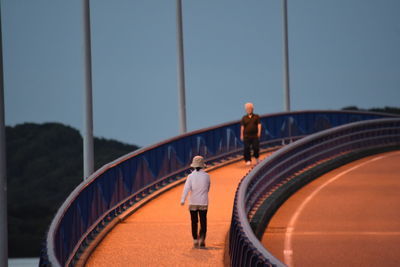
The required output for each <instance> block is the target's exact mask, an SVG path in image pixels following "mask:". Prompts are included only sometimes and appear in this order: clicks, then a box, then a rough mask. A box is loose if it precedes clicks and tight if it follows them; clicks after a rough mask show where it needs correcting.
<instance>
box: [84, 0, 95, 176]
mask: <svg viewBox="0 0 400 267" xmlns="http://www.w3.org/2000/svg"><path fill="white" fill-rule="evenodd" d="M82 3H83V6H82V7H83V8H82V10H83V12H82V13H83V40H84V65H85V77H84V79H85V93H84V114H85V115H84V127H83V177H84V179H87V178H88V177H89V176H90V175H91V174H92V173H93V170H94V167H93V166H94V163H93V162H94V160H93V154H94V152H93V151H94V149H93V97H92V52H91V39H90V2H89V0H82Z"/></svg>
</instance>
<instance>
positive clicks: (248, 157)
mask: <svg viewBox="0 0 400 267" xmlns="http://www.w3.org/2000/svg"><path fill="white" fill-rule="evenodd" d="M243 143H244V149H243V157H244V161H245V162H246V163H247V162H250V161H251V155H250V144H251V142H250V140H249V139H248V138H244V139H243Z"/></svg>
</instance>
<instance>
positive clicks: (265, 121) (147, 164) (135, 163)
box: [40, 111, 388, 266]
mask: <svg viewBox="0 0 400 267" xmlns="http://www.w3.org/2000/svg"><path fill="white" fill-rule="evenodd" d="M387 116H388V115H384V114H378V113H364V112H348V111H305V112H293V113H280V114H273V115H265V116H262V117H261V124H262V125H263V131H262V136H261V146H262V148H267V147H274V146H277V145H281V144H282V143H288V142H290V141H292V140H297V139H299V138H301V137H303V136H306V135H309V134H312V133H315V132H318V131H320V130H324V129H328V128H331V127H335V126H338V125H342V124H346V123H349V122H353V121H361V120H369V119H378V118H382V117H387ZM239 130H240V124H239V121H234V122H231V123H226V124H223V125H220V126H217V127H212V128H208V129H204V130H199V131H195V132H192V133H188V134H185V135H182V136H178V137H176V138H173V139H171V140H168V141H165V142H162V143H160V144H157V145H154V146H151V147H149V148H146V149H141V150H139V151H135V152H133V153H131V154H128V155H126V156H123V157H121V158H119V159H118V160H116V161H114V162H112V163H109V164H107V165H105V166H103V167H102V168H101V169H100V170H98V171H96V172H95V173H94V174H93V175H91V176H90V177H89V178H88V179H87V180H85V181H84V182H82V183H81V184H80V185H79V186H78V187H77V188H76V189H75V190H74V191H73V192H72V193H71V194H70V196H69V197H68V198H67V199H66V201H65V202H64V203H63V205H62V206H61V207H60V209H59V210H58V212H57V214H56V216H55V217H54V219H53V221H52V223H51V225H50V229H49V232H48V235H47V242H46V248H45V251H44V253H42V257H41V263H40V265H42V266H49V265H50V266H69V265H74V262H75V260H76V259H77V258H79V254H80V253H81V252H82V250H84V249H85V247H86V246H87V243H89V242H90V240H91V239H93V237H94V236H95V235H97V234H98V233H99V232H100V231H101V230H102V228H103V227H104V225H106V224H107V223H108V222H110V221H111V220H113V219H114V218H115V217H116V216H118V215H119V214H121V213H122V212H124V211H125V210H127V209H128V208H129V207H131V206H132V205H134V204H135V203H137V202H138V201H140V200H141V199H142V198H144V197H145V196H148V195H150V194H152V193H153V192H154V191H157V190H159V189H162V188H163V187H165V186H166V185H168V184H170V183H173V182H176V181H179V180H182V181H183V180H184V179H183V178H184V177H185V176H186V175H187V174H188V171H189V166H188V165H189V162H190V160H191V159H192V157H193V156H195V155H202V156H204V157H205V158H206V160H207V163H208V164H209V165H213V164H217V163H218V162H220V161H223V160H226V159H229V158H232V157H237V156H240V155H241V153H242V146H243V144H242V142H241V141H240V139H239V136H240V133H239Z"/></svg>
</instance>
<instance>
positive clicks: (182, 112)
mask: <svg viewBox="0 0 400 267" xmlns="http://www.w3.org/2000/svg"><path fill="white" fill-rule="evenodd" d="M182 28H183V27H182V1H181V0H176V30H177V49H178V51H177V54H178V90H179V130H180V133H181V134H183V133H186V131H187V129H186V96H185V64H184V53H183V29H182Z"/></svg>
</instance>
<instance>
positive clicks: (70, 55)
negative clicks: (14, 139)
mask: <svg viewBox="0 0 400 267" xmlns="http://www.w3.org/2000/svg"><path fill="white" fill-rule="evenodd" d="M182 2H183V20H184V21H183V23H184V25H183V26H184V46H185V65H186V66H185V70H186V96H187V99H186V104H187V107H186V108H187V118H188V122H187V123H188V130H190V131H191V130H197V129H199V128H203V127H209V126H213V125H216V124H219V123H224V122H227V121H232V120H237V119H239V118H240V117H241V116H242V115H243V113H244V111H243V104H244V103H245V102H248V101H251V102H254V104H255V111H256V113H260V114H265V113H275V112H281V111H283V109H284V108H283V92H282V86H283V82H282V80H283V75H282V18H281V1H280V0H217V1H216V0H183V1H182ZM1 7H2V23H3V43H4V45H3V50H4V52H3V53H4V75H5V106H6V123H7V125H15V124H18V123H23V122H39V123H41V122H49V121H51V122H54V121H56V122H62V123H65V124H67V125H71V126H73V127H76V128H78V129H80V130H81V129H82V125H83V114H82V112H83V88H84V82H83V56H82V55H83V54H82V53H83V41H82V40H83V39H82V11H81V0H68V1H66V0H64V1H61V0H34V1H32V0H1ZM399 14H400V1H398V0H335V1H324V0H303V1H292V0H288V16H289V53H290V59H289V60H290V75H291V76H290V78H291V104H292V110H309V109H341V108H343V107H345V106H350V105H356V106H358V107H360V108H373V107H384V106H397V107H399V106H400V104H399V102H400V16H399ZM91 17H92V21H91V23H92V56H93V58H92V60H93V61H92V62H93V97H94V134H95V135H96V136H100V137H105V138H113V139H117V140H120V141H123V142H126V143H131V144H137V145H140V146H146V145H150V144H153V143H157V142H159V141H162V140H164V139H166V138H169V137H172V136H175V135H177V134H178V133H179V127H178V125H179V123H178V106H177V105H178V89H177V70H176V69H177V67H176V27H175V25H176V21H175V0H117V1H116V0H114V1H111V0H91Z"/></svg>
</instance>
